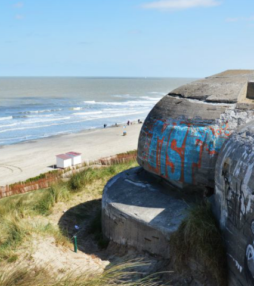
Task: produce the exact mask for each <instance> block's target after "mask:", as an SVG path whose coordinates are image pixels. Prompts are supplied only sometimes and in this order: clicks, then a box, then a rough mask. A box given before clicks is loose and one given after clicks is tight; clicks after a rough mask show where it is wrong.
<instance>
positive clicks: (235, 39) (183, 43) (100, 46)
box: [0, 0, 254, 77]
mask: <svg viewBox="0 0 254 286" xmlns="http://www.w3.org/2000/svg"><path fill="white" fill-rule="evenodd" d="M0 11H1V17H0V35H1V37H0V51H1V53H0V76H141V77H144V76H147V77H149V76H156V77H160V76H162V77H203V76H208V75H211V74H214V73H217V72H220V71H223V70H226V69H235V68H240V69H254V36H253V35H254V1H253V0H241V1H239V0H165V1H157V0H89V1H88V0H61V1H60V0H23V1H22V0H21V1H12V0H0Z"/></svg>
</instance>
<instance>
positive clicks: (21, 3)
mask: <svg viewBox="0 0 254 286" xmlns="http://www.w3.org/2000/svg"><path fill="white" fill-rule="evenodd" d="M23 6H24V3H23V2H18V3H16V4H14V5H13V7H14V8H22V7H23Z"/></svg>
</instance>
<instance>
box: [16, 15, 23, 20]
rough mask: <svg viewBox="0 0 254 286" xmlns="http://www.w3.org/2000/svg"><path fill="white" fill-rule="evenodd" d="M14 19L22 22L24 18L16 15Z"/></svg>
mask: <svg viewBox="0 0 254 286" xmlns="http://www.w3.org/2000/svg"><path fill="white" fill-rule="evenodd" d="M15 18H16V19H17V20H23V19H24V16H23V15H16V16H15Z"/></svg>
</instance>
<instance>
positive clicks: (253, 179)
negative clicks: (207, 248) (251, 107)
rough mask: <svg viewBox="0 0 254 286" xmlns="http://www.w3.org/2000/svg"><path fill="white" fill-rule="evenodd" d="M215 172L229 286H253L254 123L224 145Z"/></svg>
mask: <svg viewBox="0 0 254 286" xmlns="http://www.w3.org/2000/svg"><path fill="white" fill-rule="evenodd" d="M215 170H216V171H215V182H216V188H215V213H216V214H217V219H218V221H219V222H220V226H221V229H222V231H223V235H224V238H225V241H226V242H227V256H228V265H229V278H230V285H254V212H253V210H254V122H253V121H252V122H250V123H249V124H247V125H245V126H244V127H242V128H240V130H238V131H237V132H235V133H234V134H233V135H232V136H231V137H230V139H229V140H228V141H227V142H226V143H225V144H224V146H223V147H222V149H221V152H220V154H219V156H218V160H217V163H216V168H215Z"/></svg>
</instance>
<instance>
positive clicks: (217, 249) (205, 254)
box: [170, 203, 227, 285]
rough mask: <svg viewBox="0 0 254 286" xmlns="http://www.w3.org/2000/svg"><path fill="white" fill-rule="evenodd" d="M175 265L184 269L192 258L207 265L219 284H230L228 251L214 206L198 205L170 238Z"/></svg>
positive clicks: (180, 269) (178, 268)
mask: <svg viewBox="0 0 254 286" xmlns="http://www.w3.org/2000/svg"><path fill="white" fill-rule="evenodd" d="M170 244H171V249H172V252H173V258H174V265H175V268H176V269H177V271H179V272H181V271H182V270H183V269H184V268H186V269H187V268H188V263H189V259H190V258H191V257H192V258H194V259H195V260H196V261H199V262H200V264H201V265H202V266H204V267H205V269H206V270H207V273H210V274H211V276H212V277H213V279H215V281H217V285H227V281H226V277H227V275H226V273H227V267H226V251H225V248H224V243H223V240H222V235H221V232H220V230H219V226H218V224H217V221H216V220H215V218H214V216H213V213H212V209H211V206H210V205H209V204H208V203H204V204H202V205H197V206H195V207H193V208H192V209H191V211H190V214H189V216H188V217H187V218H186V219H185V220H184V221H183V222H182V224H181V225H180V227H179V228H178V230H177V231H176V232H175V233H174V234H173V235H172V236H171V238H170Z"/></svg>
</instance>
